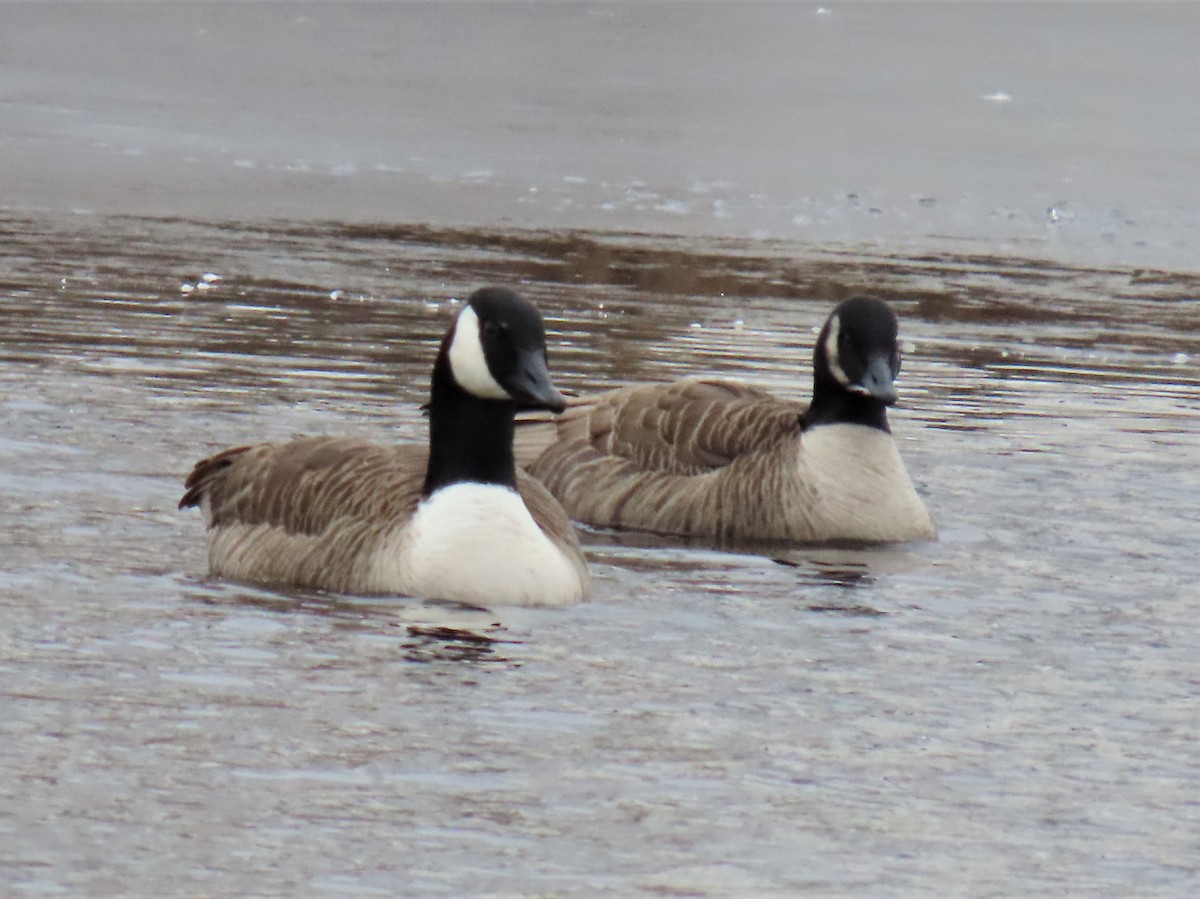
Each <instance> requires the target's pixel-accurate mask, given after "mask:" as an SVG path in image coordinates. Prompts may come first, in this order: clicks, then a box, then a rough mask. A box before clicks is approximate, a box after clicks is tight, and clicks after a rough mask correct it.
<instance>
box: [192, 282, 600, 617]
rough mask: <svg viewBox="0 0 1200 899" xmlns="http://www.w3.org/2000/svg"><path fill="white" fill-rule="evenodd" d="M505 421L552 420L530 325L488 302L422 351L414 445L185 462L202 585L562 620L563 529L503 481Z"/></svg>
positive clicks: (331, 442)
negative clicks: (434, 603) (399, 597)
mask: <svg viewBox="0 0 1200 899" xmlns="http://www.w3.org/2000/svg"><path fill="white" fill-rule="evenodd" d="M518 406H520V407H522V408H540V409H546V410H550V411H561V410H562V409H563V408H564V407H565V400H564V398H563V396H562V394H560V393H559V392H558V391H557V390H556V389H555V388H554V385H553V384H552V383H551V380H550V373H549V370H548V369H547V366H546V344H545V329H544V326H543V323H542V318H541V315H540V314H539V313H538V311H537V310H536V309H535V308H534V307H533V306H532V305H531V304H530V303H528V302H527V301H526V300H524V299H523V298H522V297H520V296H519V295H518V294H516V293H514V292H513V291H510V290H506V289H503V288H484V289H482V290H479V291H477V292H476V293H474V294H473V295H472V296H471V297H470V299H469V300H468V301H467V302H466V304H465V305H464V306H463V308H462V309H461V310H460V312H459V314H458V316H457V318H456V319H455V321H454V323H453V324H452V325H451V327H450V329H449V330H448V332H447V334H446V336H445V338H444V339H443V341H442V343H441V347H440V349H439V351H438V355H437V360H436V362H435V364H434V368H433V377H432V382H431V393H430V402H429V443H428V446H422V445H419V444H401V445H396V446H385V445H380V444H374V443H370V442H368V441H364V440H357V439H349V438H336V437H312V438H302V439H298V440H292V441H289V442H286V443H265V444H259V445H256V446H244V447H238V448H235V449H230V450H226V451H224V452H222V453H218V454H217V455H215V456H213V457H211V458H208V459H205V460H203V461H201V462H199V463H198V464H197V465H196V466H195V468H194V469H193V471H192V473H191V475H190V476H189V477H188V478H187V481H186V483H185V487H186V488H187V492H186V493H185V494H184V496H183V499H181V500H180V503H179V506H180V508H184V507H188V506H200V507H201V509H202V510H203V512H204V517H205V521H206V524H207V527H208V557H209V567H210V570H211V572H212V573H213V574H215V575H219V576H221V577H225V578H229V579H231V580H236V581H244V582H251V583H256V584H263V585H270V586H293V587H306V588H314V589H322V590H330V591H334V592H339V593H358V594H405V595H411V596H420V597H427V598H441V599H452V600H458V601H462V602H469V603H473V604H477V605H543V606H555V605H567V604H570V603H573V602H577V601H579V600H581V599H583V598H585V596H586V595H587V592H588V587H589V580H588V573H587V566H586V563H585V561H584V558H583V553H582V551H581V549H580V546H579V541H578V537H577V535H576V534H575V531H574V528H573V526H572V525H571V522H570V521H569V519H568V518H567V516H566V514H565V512H564V511H563V509H562V507H561V506H560V505H559V503H558V502H557V501H556V500H555V499H554V498H553V497H552V496H551V495H550V494H549V493H548V492H547V491H546V490H545V488H544V487H542V485H541V484H539V483H538V482H537V481H536V480H534V479H533V478H531V477H530V476H528V475H527V474H525V473H524V472H519V471H518V470H517V469H516V465H515V463H514V460H513V426H514V425H513V421H514V416H515V414H516V411H517V408H518Z"/></svg>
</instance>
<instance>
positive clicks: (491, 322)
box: [483, 319, 503, 337]
mask: <svg viewBox="0 0 1200 899" xmlns="http://www.w3.org/2000/svg"><path fill="white" fill-rule="evenodd" d="M502 330H503V328H502V327H501V326H500V322H498V321H496V320H495V319H488V320H487V321H485V322H484V323H483V336H484V337H495V336H497V335H498V334H499V333H500V332H501V331H502Z"/></svg>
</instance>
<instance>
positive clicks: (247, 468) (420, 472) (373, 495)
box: [179, 437, 427, 535]
mask: <svg viewBox="0 0 1200 899" xmlns="http://www.w3.org/2000/svg"><path fill="white" fill-rule="evenodd" d="M426 460H427V450H426V448H425V447H423V446H419V445H411V446H408V445H402V446H379V445H377V444H372V443H369V442H367V441H364V440H354V439H347V438H336V437H311V438H304V439H300V440H293V441H290V442H288V443H280V444H270V443H265V444H259V445H257V446H244V447H238V448H236V449H230V450H226V451H225V452H222V453H218V454H217V455H215V456H212V457H211V458H208V459H204V460H203V461H201V462H199V463H197V465H196V467H195V468H194V469H193V470H192V473H191V474H190V475H189V476H188V479H187V481H186V482H185V485H184V486H185V487H186V488H187V492H186V493H185V494H184V496H183V499H181V500H180V502H179V506H180V508H184V507H186V506H194V505H200V504H201V503H202V502H203V501H204V500H207V504H208V505H207V508H208V514H209V516H210V518H209V525H210V527H224V526H227V525H234V524H245V525H256V524H268V525H271V526H273V527H279V528H282V529H284V530H285V531H287V532H288V533H292V534H313V535H316V534H322V533H324V532H326V531H327V530H328V529H329V528H330V526H331V525H332V524H333V523H334V522H335V521H339V520H345V519H347V518H351V519H358V520H362V521H374V522H382V521H387V520H396V519H399V518H402V517H404V516H406V515H408V514H410V513H411V511H412V510H413V509H414V508H415V507H416V505H417V502H418V501H419V499H420V492H421V485H422V483H423V480H424V475H425V466H426Z"/></svg>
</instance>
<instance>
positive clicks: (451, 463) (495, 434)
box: [422, 357, 517, 496]
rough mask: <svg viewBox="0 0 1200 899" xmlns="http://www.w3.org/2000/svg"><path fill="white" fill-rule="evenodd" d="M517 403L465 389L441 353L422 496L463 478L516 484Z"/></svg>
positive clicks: (435, 385) (507, 484)
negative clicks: (485, 396) (454, 376)
mask: <svg viewBox="0 0 1200 899" xmlns="http://www.w3.org/2000/svg"><path fill="white" fill-rule="evenodd" d="M516 411H517V409H516V405H515V404H514V403H511V402H506V401H503V400H485V399H480V398H479V397H477V396H473V395H471V394H469V393H467V392H466V391H465V390H463V389H462V388H461V387H459V386H458V384H457V383H456V382H455V380H454V378H453V376H452V375H451V374H450V370H449V363H448V362H447V361H446V360H445V359H444V357H439V358H438V362H437V365H436V366H435V368H434V373H433V385H432V390H431V392H430V400H429V465H428V467H427V468H426V470H425V486H424V489H423V490H422V495H423V496H429V495H431V494H432V493H433V492H434V491H435V490H438V489H439V488H441V487H446V486H449V485H450V484H457V483H462V482H470V483H476V484H498V485H501V486H504V487H511V488H514V489H515V488H516V486H517V468H516V463H515V462H514V461H513V420H514V417H515V416H516Z"/></svg>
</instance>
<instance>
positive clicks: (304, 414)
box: [0, 214, 1200, 896]
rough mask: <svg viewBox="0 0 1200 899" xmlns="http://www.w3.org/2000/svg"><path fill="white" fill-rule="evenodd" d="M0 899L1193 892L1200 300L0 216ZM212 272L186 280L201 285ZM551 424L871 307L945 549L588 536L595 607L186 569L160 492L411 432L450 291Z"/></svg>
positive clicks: (789, 254) (302, 228)
mask: <svg viewBox="0 0 1200 899" xmlns="http://www.w3.org/2000/svg"><path fill="white" fill-rule="evenodd" d="M0 232H3V239H4V242H3V246H4V250H3V267H2V275H0V459H3V465H2V467H0V498H2V504H0V671H2V672H3V681H2V683H3V687H2V691H0V695H2V698H0V704H2V706H0V707H2V713H0V735H2V738H0V771H3V773H4V776H3V777H2V778H0V884H3V889H4V891H5V892H9V893H13V894H25V893H37V892H49V893H53V892H66V893H71V894H92V895H96V894H105V893H123V894H139V895H163V894H168V893H175V894H179V893H183V894H210V895H218V894H274V893H288V894H336V893H347V894H351V895H372V894H380V895H394V894H398V893H400V894H409V895H462V894H464V893H500V894H513V893H518V894H522V895H525V894H530V895H540V894H553V895H596V894H611V895H630V894H639V893H640V894H666V895H675V894H689V895H747V894H795V893H797V892H802V891H811V892H814V893H819V894H855V895H879V894H922V893H932V894H943V895H944V894H959V893H970V894H1010V895H1018V894H1019V895H1025V894H1035V893H1036V894H1068V893H1071V894H1088V895H1113V896H1124V895H1130V894H1136V893H1141V894H1149V893H1153V894H1156V895H1163V894H1174V895H1187V894H1193V893H1195V892H1196V891H1197V889H1200V874H1198V872H1197V864H1196V861H1195V860H1196V858H1197V857H1200V854H1198V852H1200V805H1198V804H1197V802H1196V797H1197V796H1198V795H1200V755H1198V754H1197V751H1196V748H1197V745H1196V726H1197V722H1198V721H1200V674H1198V673H1197V669H1196V665H1195V659H1196V646H1197V645H1198V643H1200V626H1198V625H1197V623H1196V608H1197V603H1198V600H1200V595H1198V594H1197V588H1196V586H1195V574H1194V571H1195V562H1194V558H1193V557H1194V552H1195V545H1196V536H1197V533H1198V528H1200V407H1198V406H1197V403H1196V395H1197V388H1198V386H1200V302H1197V301H1198V300H1200V277H1197V276H1196V275H1194V274H1174V273H1170V272H1161V271H1153V270H1138V271H1133V270H1122V269H1112V270H1100V269H1091V268H1079V267H1069V266H1056V265H1053V264H1049V263H1035V262H1022V261H1020V260H1014V259H998V258H989V257H983V256H981V257H975V258H969V257H953V256H932V255H926V256H921V257H900V256H884V255H880V256H869V255H863V254H861V253H859V254H853V253H850V252H843V253H820V254H818V253H812V252H810V251H807V250H805V249H803V248H802V247H799V246H797V245H789V244H786V243H767V242H763V241H756V242H739V241H734V240H727V241H708V242H705V241H700V240H698V239H682V238H652V237H646V236H630V235H617V234H604V233H599V232H591V233H583V232H535V231H520V230H507V231H470V230H449V229H435V228H399V227H397V228H370V227H357V226H344V225H333V224H328V225H318V226H308V225H296V226H285V225H266V226H264V225H254V226H251V225H241V224H236V223H234V224H229V225H224V226H215V225H206V224H199V223H194V222H189V221H181V220H152V219H138V218H124V219H110V218H99V217H92V216H77V217H70V218H46V217H37V216H32V215H16V214H9V215H7V216H6V217H5V218H4V219H3V220H0ZM206 273H211V274H212V275H215V276H219V280H218V279H217V278H210V279H209V280H207V281H205V280H204V278H203V276H204V275H205V274H206ZM485 283H508V284H519V285H520V286H521V289H522V290H524V291H525V292H526V293H527V294H528V295H529V296H531V297H532V298H534V299H535V300H536V301H537V302H538V303H539V305H540V306H541V308H542V309H543V310H544V312H545V313H546V314H547V318H548V321H549V325H550V329H551V335H550V344H551V366H552V369H553V371H554V372H555V375H556V378H557V380H558V381H559V382H560V384H561V386H564V387H567V388H572V389H577V390H584V389H592V388H596V387H601V386H604V385H607V384H611V383H617V382H619V381H624V380H627V379H650V380H656V379H665V378H669V377H674V376H678V375H683V374H688V373H696V372H717V373H720V374H723V375H728V376H733V377H744V378H749V379H752V380H754V381H755V382H758V383H761V384H765V385H767V386H769V387H771V388H772V389H776V390H778V391H780V392H781V393H785V394H791V395H796V396H801V397H802V396H804V395H805V394H806V392H807V388H808V377H809V376H808V375H807V374H806V372H807V371H808V370H809V365H810V359H811V344H812V341H813V339H814V337H815V333H814V329H815V328H816V327H818V326H819V325H820V324H821V322H822V320H823V318H824V316H825V315H826V314H827V312H828V310H829V308H830V307H831V305H832V303H833V301H834V300H835V299H836V298H838V297H841V296H844V295H846V294H847V293H849V292H851V291H853V290H859V289H864V288H869V289H871V290H873V291H874V292H877V293H879V294H881V295H883V296H886V297H887V298H889V299H890V300H891V301H892V302H893V304H894V306H895V308H896V309H897V311H898V312H899V314H900V316H901V321H902V335H903V338H904V340H905V342H906V360H905V367H904V371H903V374H902V380H901V385H900V388H901V406H900V407H899V408H897V409H896V410H895V412H894V413H893V415H892V424H893V430H894V431H895V433H896V435H897V438H898V439H899V441H900V443H901V447H902V452H903V453H904V455H905V458H906V460H907V463H908V465H909V468H910V471H911V472H912V474H913V476H914V479H915V480H916V481H917V483H918V485H919V488H920V489H921V491H922V492H923V494H924V495H925V496H926V497H927V499H928V502H929V504H930V506H931V508H932V510H933V512H934V515H935V517H936V519H937V520H938V522H939V524H940V527H941V539H940V541H938V542H936V543H932V544H922V545H912V546H903V547H896V548H889V549H836V548H818V549H813V550H799V549H793V550H787V551H780V552H779V553H777V554H774V555H757V554H736V553H729V552H721V551H717V550H713V549H709V548H705V547H700V546H688V545H685V544H683V543H681V542H677V541H671V540H639V539H630V538H629V537H628V536H626V535H617V534H610V533H605V532H588V533H587V535H586V542H587V544H588V552H589V557H590V560H591V563H592V566H593V571H594V574H595V582H596V583H595V586H596V591H595V593H596V595H595V597H594V599H593V601H591V602H589V603H586V604H584V605H581V606H578V607H576V608H573V609H568V610H557V611H538V610H513V609H497V610H493V611H491V612H485V611H479V610H469V609H459V608H454V607H448V606H440V605H437V604H429V603H420V602H415V601H397V602H388V601H381V600H363V599H354V598H344V597H330V596H322V595H293V594H288V593H278V592H272V591H264V590H256V589H250V588H246V587H241V586H237V585H232V584H226V583H215V582H211V581H209V580H207V579H206V578H205V573H204V569H205V562H204V552H203V538H202V530H201V524H200V521H199V518H198V516H196V515H195V514H194V512H193V513H185V512H178V511H176V509H175V503H176V501H177V500H178V497H179V495H180V493H181V484H180V481H181V478H182V477H183V475H184V474H185V473H186V471H187V470H188V468H189V467H190V464H191V463H192V462H193V461H194V460H195V459H197V458H199V457H201V456H203V455H204V454H206V453H208V452H210V451H211V450H214V449H217V448H220V447H224V446H230V445H234V444H238V443H242V442H246V441H252V440H260V439H267V438H286V437H289V436H291V435H293V434H298V433H330V434H333V433H338V434H358V435H365V436H369V437H372V438H374V439H378V440H390V439H400V440H420V439H422V437H423V428H424V424H423V421H422V419H421V417H420V415H419V413H418V411H417V407H418V405H419V404H420V403H421V402H422V401H423V400H424V397H425V392H426V387H427V381H428V370H429V366H430V363H431V360H432V356H433V353H434V350H435V346H436V341H437V339H438V337H439V336H440V334H441V332H442V331H443V329H444V327H445V325H446V323H447V322H448V320H449V315H450V314H451V311H452V309H453V303H452V302H449V299H450V298H452V297H456V296H457V297H461V296H463V295H465V294H466V293H469V292H470V291H471V290H472V289H474V288H475V287H477V286H479V285H481V284H485Z"/></svg>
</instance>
